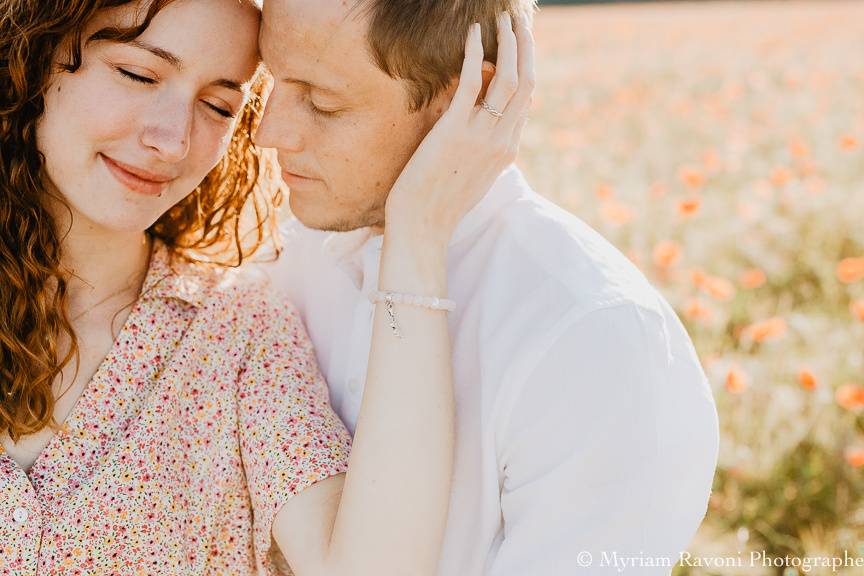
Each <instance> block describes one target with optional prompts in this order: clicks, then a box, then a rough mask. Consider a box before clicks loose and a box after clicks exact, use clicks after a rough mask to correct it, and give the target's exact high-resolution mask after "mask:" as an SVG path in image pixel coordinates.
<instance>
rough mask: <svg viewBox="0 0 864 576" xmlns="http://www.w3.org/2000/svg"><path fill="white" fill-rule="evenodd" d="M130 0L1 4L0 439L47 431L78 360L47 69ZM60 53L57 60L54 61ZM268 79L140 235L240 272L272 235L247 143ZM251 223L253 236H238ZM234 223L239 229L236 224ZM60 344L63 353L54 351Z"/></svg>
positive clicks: (271, 216) (151, 11)
mask: <svg viewBox="0 0 864 576" xmlns="http://www.w3.org/2000/svg"><path fill="white" fill-rule="evenodd" d="M170 1H171V0H152V1H150V2H149V3H144V4H143V6H144V7H146V12H142V14H143V18H142V20H141V22H140V24H139V25H136V26H133V27H131V28H128V29H105V30H101V31H100V32H99V37H100V38H101V39H109V40H116V41H127V40H132V39H134V38H136V37H137V36H139V35H140V34H141V33H142V32H143V31H144V30H145V29H146V28H147V26H148V25H149V24H150V22H151V20H152V19H153V17H154V16H155V15H156V14H157V12H158V11H159V10H160V9H162V8H163V7H164V6H165V5H166V4H168V3H169V2H170ZM132 3H137V2H135V0H63V1H62V2H45V1H44V0H0V433H4V432H6V433H8V434H9V435H10V436H11V438H12V439H13V441H17V440H18V439H19V438H20V437H21V436H24V435H27V434H32V433H34V432H37V431H39V430H41V429H43V428H45V427H48V426H52V427H56V426H57V424H56V422H55V421H54V418H53V412H54V404H55V397H54V394H53V392H52V383H53V382H54V381H55V379H57V378H58V376H59V375H60V374H61V373H62V371H63V369H64V367H65V366H66V365H67V364H69V363H70V362H71V361H73V360H74V359H75V358H76V357H77V354H78V345H77V340H76V338H75V333H74V330H73V327H72V323H71V321H70V318H69V317H68V314H67V306H66V301H67V291H68V284H67V282H68V279H69V272H68V271H67V270H64V268H63V266H62V263H61V259H62V231H60V230H57V228H56V226H55V222H54V220H53V219H52V217H51V215H50V214H49V212H48V207H47V204H46V194H47V192H46V189H45V186H44V185H43V162H44V159H43V157H42V155H41V153H40V152H39V150H38V148H37V142H36V127H37V124H38V122H39V119H40V118H41V116H42V114H43V111H44V106H45V103H44V94H45V91H46V88H47V86H48V84H49V82H50V80H51V77H52V74H54V73H57V72H58V70H57V69H55V67H54V63H55V62H56V61H57V60H58V59H60V60H61V61H62V62H63V65H62V67H61V69H60V70H59V72H60V73H63V72H70V73H74V72H75V71H76V70H77V69H78V67H79V66H80V65H81V46H82V37H81V36H82V34H83V29H84V27H85V26H86V24H87V23H88V22H89V21H90V20H91V18H93V16H95V15H96V14H97V13H98V12H99V11H100V10H103V9H107V8H113V7H117V6H122V5H125V4H132ZM62 51H66V52H68V54H62V56H63V57H62V58H58V53H59V52H62ZM267 81H268V78H267V77H266V75H265V74H264V73H263V72H261V73H259V76H258V78H257V80H256V82H255V86H254V89H253V94H252V96H251V97H250V98H249V101H248V103H247V104H246V106H245V108H244V109H243V111H242V112H241V114H240V115H239V117H238V120H237V124H236V128H235V131H234V135H233V138H232V141H231V144H230V146H229V150H228V153H227V154H226V156H225V157H224V158H223V159H222V161H221V162H220V163H219V164H218V165H217V166H216V168H214V169H213V171H211V172H210V174H208V176H207V177H206V178H205V180H204V181H203V182H202V183H201V184H200V185H199V186H198V188H196V189H195V191H194V192H192V193H191V194H190V195H189V196H188V197H186V198H185V199H184V200H182V201H181V202H180V203H179V204H177V205H176V206H174V207H173V208H172V209H170V210H169V211H168V212H167V213H165V214H164V215H162V217H161V218H160V219H159V220H158V221H157V222H156V223H155V224H154V225H153V226H152V227H151V228H150V230H148V232H149V234H150V235H151V236H153V237H154V238H158V239H159V240H161V241H162V242H163V243H165V244H166V245H167V246H168V247H170V248H171V249H172V251H173V253H175V254H176V255H177V256H179V257H183V258H186V259H190V260H204V259H205V256H204V255H206V254H211V255H212V254H219V256H220V257H219V258H218V259H216V260H215V261H214V259H212V258H206V260H207V261H208V262H210V263H211V264H221V265H231V266H236V265H239V264H240V263H241V262H242V261H243V259H244V258H246V257H248V256H249V255H251V254H252V253H253V252H254V251H255V250H257V249H258V248H259V247H260V246H261V245H262V244H263V243H264V242H265V241H266V240H267V239H268V238H270V234H271V233H272V232H274V230H275V225H276V220H275V218H276V207H277V206H278V205H279V204H280V203H281V199H282V194H281V191H280V190H279V189H278V188H275V187H274V186H272V185H271V184H270V183H271V182H272V181H273V180H272V178H271V175H272V173H271V163H270V162H269V161H268V156H266V155H265V154H264V153H263V152H262V151H261V150H259V149H258V148H256V147H255V145H254V144H253V143H252V141H251V138H252V134H253V133H254V130H255V128H256V127H257V124H258V122H259V121H260V117H261V113H262V109H263V102H262V98H263V92H264V90H265V87H266V83H267ZM247 223H251V224H253V227H252V230H251V235H250V234H244V233H243V232H242V231H241V230H244V229H245V228H246V224H247ZM241 224H243V226H242V227H241ZM63 340H65V341H68V342H70V344H69V345H68V346H64V347H62V348H63V349H62V350H61V346H60V345H59V342H61V341H63Z"/></svg>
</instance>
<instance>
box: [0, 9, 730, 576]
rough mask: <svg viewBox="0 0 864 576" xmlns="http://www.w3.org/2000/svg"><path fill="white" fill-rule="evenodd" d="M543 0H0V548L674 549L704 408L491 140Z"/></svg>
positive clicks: (84, 554)
mask: <svg viewBox="0 0 864 576" xmlns="http://www.w3.org/2000/svg"><path fill="white" fill-rule="evenodd" d="M532 9H533V6H532V2H531V1H530V0H496V1H492V0H489V1H486V0H477V1H471V2H465V1H459V0H437V1H436V0H404V1H403V0H399V1H396V0H362V1H360V2H355V0H349V1H347V2H345V1H342V0H315V1H314V2H311V1H308V0H265V3H264V6H263V14H262V12H261V8H260V7H259V6H257V5H256V4H255V3H254V2H252V1H251V0H173V1H172V0H141V1H123V0H105V1H102V2H100V1H97V0H70V1H68V2H56V3H55V2H52V3H44V2H42V1H41V0H0V202H2V208H0V210H2V224H0V235H2V242H0V274H2V276H0V288H2V291H0V300H2V302H0V319H2V321H0V329H2V338H0V356H2V366H0V370H2V372H0V396H2V397H0V400H2V410H0V440H2V449H0V496H2V497H0V574H15V575H19V574H21V575H23V574H28V575H29V574H37V573H39V574H52V575H54V574H120V575H125V574H153V575H156V574H159V575H162V574H165V575H168V574H170V575H175V574H253V573H259V574H278V573H280V571H282V568H280V566H282V565H284V564H287V565H288V566H289V567H290V570H292V571H293V573H294V574H295V575H296V576H307V575H310V576H320V575H337V574H338V575H343V574H350V575H365V574H369V575H371V574H376V575H378V574H399V575H401V574H441V575H447V576H462V575H466V576H470V575H475V574H476V575H480V574H483V575H487V574H488V575H490V576H492V575H495V576H516V575H520V576H521V575H539V576H546V575H550V576H553V575H559V574H560V575H565V574H576V573H584V574H604V573H610V574H611V573H616V574H617V573H620V567H619V566H618V565H615V564H612V565H610V564H609V562H608V560H609V557H610V556H612V555H617V556H618V557H619V558H620V557H628V558H629V557H634V556H643V557H647V560H646V562H650V561H651V558H653V557H660V556H665V557H668V558H670V559H671V562H672V563H674V562H675V560H676V556H677V554H678V552H679V551H680V550H682V549H684V548H685V547H686V546H687V544H688V543H689V540H690V538H691V537H692V536H693V534H694V533H695V531H696V529H697V527H698V525H699V523H700V521H701V519H702V517H703V515H704V512H705V509H706V505H707V499H708V496H709V493H710V488H711V479H712V477H713V471H714V465H715V462H716V457H717V442H718V438H717V420H716V411H715V408H714V404H713V400H712V397H711V393H710V388H709V386H708V384H707V382H706V380H705V377H704V374H703V372H702V370H701V368H700V366H699V363H698V360H697V358H696V355H695V352H694V350H693V347H692V344H691V342H690V340H689V338H688V337H687V334H686V333H685V331H684V329H683V328H682V326H681V324H680V322H679V321H678V319H677V317H676V316H675V314H674V313H673V312H672V310H671V309H670V308H669V306H668V304H667V303H666V302H665V301H664V300H663V298H662V297H660V296H659V294H658V293H657V292H656V291H655V290H654V289H653V288H652V287H651V286H650V285H649V284H648V283H647V282H646V280H645V279H644V277H643V276H642V275H641V274H640V273H639V272H638V271H637V270H636V269H635V268H634V267H633V266H632V265H631V264H630V263H629V261H627V260H626V259H625V258H624V257H623V256H622V255H621V254H620V253H619V252H617V251H616V250H615V249H614V248H613V247H612V246H610V245H609V244H608V243H606V242H605V241H604V240H603V239H602V238H601V237H600V236H599V235H598V234H596V233H595V232H593V231H592V230H590V229H589V228H588V227H586V226H585V225H584V224H583V223H582V222H581V221H579V220H578V219H576V218H574V217H572V216H569V215H567V214H566V213H564V212H563V211H561V210H559V209H558V208H556V207H555V206H553V205H552V204H550V203H548V202H546V201H545V200H543V199H541V198H539V197H538V196H537V195H536V194H534V193H533V192H532V191H531V190H530V188H529V187H528V185H527V184H526V183H525V182H524V180H523V179H522V177H521V175H520V173H519V172H518V170H517V169H516V168H515V167H513V166H512V165H511V164H510V163H511V161H512V160H513V158H514V156H515V150H516V148H517V146H518V141H519V135H520V133H521V130H522V126H523V124H524V119H525V117H526V113H527V109H528V106H529V102H530V96H531V90H532V83H533V48H532V40H531V36H530V32H529V30H528V26H527V21H528V20H529V18H530V12H531V10H532ZM475 22H476V23H479V24H474V23H475ZM259 39H260V46H259ZM259 54H260V56H259ZM262 59H263V64H264V65H265V66H262V65H261V60H262ZM493 62H494V65H493ZM265 70H266V71H265ZM268 73H269V74H272V76H273V88H272V91H271V93H270V94H269V97H268V98H267V99H266V110H262V108H263V107H264V92H265V85H266V84H267V80H266V79H267V74H268ZM253 137H254V142H253ZM259 146H260V147H267V148H275V149H276V150H278V155H279V161H280V166H281V168H282V170H283V178H284V180H285V181H286V183H287V184H288V186H289V188H290V196H289V202H290V207H291V211H292V213H293V214H294V216H295V218H296V219H295V220H292V221H290V222H289V223H287V224H286V225H284V226H283V228H282V229H281V230H279V231H278V236H279V239H278V240H276V242H277V244H278V243H281V245H282V250H281V253H280V255H279V257H278V259H277V260H276V261H275V262H272V263H268V264H259V265H256V267H255V268H254V269H251V270H248V271H247V273H243V272H242V270H243V269H244V268H248V265H245V266H243V267H241V272H240V273H235V271H233V270H227V268H229V267H230V264H237V263H239V262H243V261H244V260H247V259H248V258H249V257H250V256H252V255H253V254H254V253H255V252H256V250H257V249H259V248H260V247H261V245H262V244H264V243H266V242H268V241H269V240H270V239H271V238H273V237H274V236H273V235H275V234H277V232H276V231H275V230H274V226H275V223H274V222H275V221H274V211H273V210H274V207H275V205H276V204H277V203H278V201H279V194H278V193H274V192H273V190H272V187H271V186H268V183H269V178H268V176H269V167H268V164H267V162H266V158H265V157H264V156H262V154H261V152H260V148H259ZM250 222H251V224H253V226H252V230H251V234H250V231H249V230H246V227H247V225H248V224H249V223H250ZM385 223H386V224H385ZM213 260H218V261H220V262H222V263H223V264H226V265H222V266H219V265H216V264H213V263H212V261H213ZM262 272H263V274H266V275H267V276H269V277H270V283H271V284H272V286H271V287H267V286H265V282H263V281H262V279H261V278H260V276H261V273H262ZM301 318H302V320H301ZM303 321H305V327H304V324H303ZM307 330H308V335H307ZM310 337H311V338H310ZM313 344H314V347H313ZM328 384H329V390H328ZM340 417H341V418H340ZM343 422H344V423H343ZM349 430H350V431H351V432H353V433H354V434H353V442H352V438H351V435H350V434H349ZM349 449H350V450H349ZM583 552H586V553H589V554H591V557H590V560H589V557H588V556H586V555H585V554H584V553H583ZM604 553H605V554H606V557H605V560H606V561H605V563H604V556H603V554H604ZM613 558H614V556H613ZM629 571H631V572H634V573H638V574H668V573H669V571H670V568H669V567H668V566H667V567H658V568H644V567H643V568H639V567H636V568H631V569H630V570H629Z"/></svg>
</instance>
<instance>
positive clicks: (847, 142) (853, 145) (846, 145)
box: [840, 134, 859, 152]
mask: <svg viewBox="0 0 864 576" xmlns="http://www.w3.org/2000/svg"><path fill="white" fill-rule="evenodd" d="M858 145H859V142H858V139H857V138H855V137H854V136H852V135H851V134H844V135H843V136H841V137H840V149H841V150H845V151H846V152H852V151H853V150H856V149H857V148H858Z"/></svg>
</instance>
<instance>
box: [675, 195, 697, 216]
mask: <svg viewBox="0 0 864 576" xmlns="http://www.w3.org/2000/svg"><path fill="white" fill-rule="evenodd" d="M701 205H702V201H701V200H699V198H687V199H686V200H682V201H681V202H679V203H678V213H679V214H681V215H682V216H692V215H694V214H696V213H697V212H699V207H700V206H701Z"/></svg>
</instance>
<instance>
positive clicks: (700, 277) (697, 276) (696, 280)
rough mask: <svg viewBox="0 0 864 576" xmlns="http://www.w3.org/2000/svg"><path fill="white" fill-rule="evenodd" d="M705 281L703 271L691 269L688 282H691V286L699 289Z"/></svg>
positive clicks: (705, 275) (705, 276)
mask: <svg viewBox="0 0 864 576" xmlns="http://www.w3.org/2000/svg"><path fill="white" fill-rule="evenodd" d="M707 279H708V275H707V274H705V271H704V270H702V268H693V269H692V270H690V281H691V282H693V286H696V287H697V288H701V287H702V286H703V285H704V284H705V281H706V280H707Z"/></svg>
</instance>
